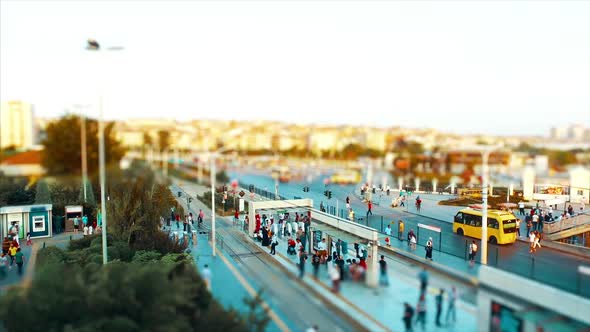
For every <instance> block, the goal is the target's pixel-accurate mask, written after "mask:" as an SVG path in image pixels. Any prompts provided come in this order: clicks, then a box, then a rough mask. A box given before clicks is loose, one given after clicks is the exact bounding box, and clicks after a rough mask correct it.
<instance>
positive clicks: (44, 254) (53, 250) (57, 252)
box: [37, 246, 66, 267]
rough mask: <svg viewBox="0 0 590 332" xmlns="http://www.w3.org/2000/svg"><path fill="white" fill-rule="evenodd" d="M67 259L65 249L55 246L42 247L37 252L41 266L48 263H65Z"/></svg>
mask: <svg viewBox="0 0 590 332" xmlns="http://www.w3.org/2000/svg"><path fill="white" fill-rule="evenodd" d="M65 259H66V254H65V253H64V251H63V250H62V249H60V248H58V247H54V246H50V247H46V248H42V249H40V250H39V251H38V252H37V266H39V267H43V266H46V265H48V264H56V263H63V262H64V261H65Z"/></svg>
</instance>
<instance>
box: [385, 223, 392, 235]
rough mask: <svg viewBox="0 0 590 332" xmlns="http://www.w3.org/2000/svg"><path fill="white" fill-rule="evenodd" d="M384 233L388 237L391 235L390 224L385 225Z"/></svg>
mask: <svg viewBox="0 0 590 332" xmlns="http://www.w3.org/2000/svg"><path fill="white" fill-rule="evenodd" d="M385 235H387V237H388V238H389V237H390V236H391V225H387V227H385Z"/></svg>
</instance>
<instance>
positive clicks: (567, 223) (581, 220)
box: [543, 211, 590, 234]
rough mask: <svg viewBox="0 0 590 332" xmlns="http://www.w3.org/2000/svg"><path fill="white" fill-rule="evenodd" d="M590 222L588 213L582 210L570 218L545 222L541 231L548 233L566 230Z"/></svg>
mask: <svg viewBox="0 0 590 332" xmlns="http://www.w3.org/2000/svg"><path fill="white" fill-rule="evenodd" d="M586 224H590V213H589V211H584V212H582V213H580V214H577V215H575V216H573V217H571V218H567V219H561V220H560V221H557V222H553V223H545V225H544V228H543V231H544V232H545V233H548V234H552V233H557V232H561V231H565V230H568V229H570V228H574V227H577V226H581V225H586Z"/></svg>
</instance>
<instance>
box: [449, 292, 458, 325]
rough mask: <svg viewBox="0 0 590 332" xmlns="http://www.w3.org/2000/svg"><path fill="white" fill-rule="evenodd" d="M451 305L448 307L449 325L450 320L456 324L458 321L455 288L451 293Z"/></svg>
mask: <svg viewBox="0 0 590 332" xmlns="http://www.w3.org/2000/svg"><path fill="white" fill-rule="evenodd" d="M448 298H449V305H448V306H447V317H446V321H447V324H449V322H450V320H451V319H452V322H453V323H455V322H456V321H457V310H456V309H455V302H456V301H457V289H456V288H455V286H453V288H451V292H450V293H449V297H448Z"/></svg>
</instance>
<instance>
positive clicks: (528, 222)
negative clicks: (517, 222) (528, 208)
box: [524, 215, 533, 237]
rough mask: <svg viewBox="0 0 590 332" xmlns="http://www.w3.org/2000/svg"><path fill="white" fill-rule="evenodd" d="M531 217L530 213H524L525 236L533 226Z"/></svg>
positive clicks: (527, 235)
mask: <svg viewBox="0 0 590 332" xmlns="http://www.w3.org/2000/svg"><path fill="white" fill-rule="evenodd" d="M532 219H533V218H532V217H531V216H530V215H526V216H525V217H524V221H525V222H526V237H529V235H530V234H531V228H533V223H532Z"/></svg>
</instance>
